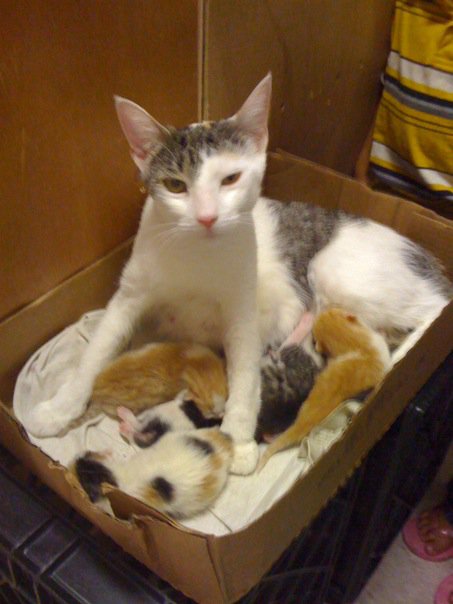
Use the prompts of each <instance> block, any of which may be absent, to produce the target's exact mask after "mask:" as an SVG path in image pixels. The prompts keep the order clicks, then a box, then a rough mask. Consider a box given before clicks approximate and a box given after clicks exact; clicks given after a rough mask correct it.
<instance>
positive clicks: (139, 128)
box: [114, 96, 168, 174]
mask: <svg viewBox="0 0 453 604" xmlns="http://www.w3.org/2000/svg"><path fill="white" fill-rule="evenodd" d="M114 99H115V107H116V113H117V114H118V119H119V122H120V125H121V129H122V130H123V132H124V136H125V137H126V139H127V142H128V143H129V146H130V148H131V155H132V159H133V160H134V162H135V164H136V165H137V166H138V168H139V170H140V172H141V173H142V174H143V173H144V172H145V169H146V165H147V160H148V159H149V157H150V156H151V155H152V154H153V153H154V151H155V150H156V148H157V147H158V146H159V145H160V143H161V142H162V141H163V140H164V138H165V137H166V136H167V135H168V130H167V129H166V128H165V127H164V126H162V125H161V124H159V122H158V121H156V120H155V119H154V118H153V117H151V116H150V115H149V113H148V112H147V111H145V110H144V109H143V108H142V107H140V105H137V104H136V103H134V102H133V101H129V99H124V98H123V97H120V96H115V97H114Z"/></svg>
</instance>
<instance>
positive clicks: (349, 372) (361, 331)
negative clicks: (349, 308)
mask: <svg viewBox="0 0 453 604" xmlns="http://www.w3.org/2000/svg"><path fill="white" fill-rule="evenodd" d="M313 337H314V340H315V342H316V349H317V351H318V352H319V353H320V354H323V355H325V356H326V357H327V358H328V361H327V365H326V367H325V369H324V370H323V371H322V372H321V373H320V374H319V375H318V376H317V377H316V379H315V382H314V386H313V389H312V390H311V392H310V394H309V395H308V398H307V399H306V400H305V402H304V404H303V405H302V407H301V409H300V411H299V413H298V415H297V418H296V421H295V422H294V424H293V425H292V426H291V427H290V428H288V430H286V431H285V432H283V434H281V435H280V436H278V437H277V438H276V439H275V440H274V441H273V442H272V443H271V444H270V445H269V447H268V448H267V449H266V451H265V453H264V455H263V456H262V458H261V461H260V464H259V466H260V468H262V467H263V466H264V465H265V464H266V463H267V461H268V459H269V458H270V457H271V456H272V455H274V453H277V452H278V451H281V450H282V449H287V448H288V447H291V446H294V445H296V444H298V443H300V441H301V440H302V438H303V437H304V436H306V435H307V434H308V433H309V432H310V430H311V429H312V428H314V427H315V426H316V425H318V424H319V423H320V422H321V421H322V420H323V419H325V418H326V417H327V416H328V415H329V414H330V413H331V412H332V411H333V410H334V409H336V407H338V405H339V404H340V403H342V402H343V401H345V400H347V399H349V398H353V397H354V396H356V395H358V394H361V393H363V392H364V391H368V390H370V389H372V388H374V387H375V386H376V385H377V384H378V383H379V382H380V381H381V380H382V379H383V377H384V375H385V373H386V372H387V371H388V369H389V368H390V366H391V360H390V352H389V349H388V346H387V344H386V342H385V340H384V338H383V337H382V336H381V335H380V334H378V333H376V332H374V331H372V330H371V329H369V328H368V327H367V326H366V325H365V324H364V323H362V322H361V321H360V320H359V319H358V318H357V317H355V316H353V315H350V314H348V313H347V312H345V311H344V310H342V309H339V308H331V309H329V310H327V311H324V312H323V313H321V314H320V315H319V316H318V317H317V319H316V320H315V323H314V326H313Z"/></svg>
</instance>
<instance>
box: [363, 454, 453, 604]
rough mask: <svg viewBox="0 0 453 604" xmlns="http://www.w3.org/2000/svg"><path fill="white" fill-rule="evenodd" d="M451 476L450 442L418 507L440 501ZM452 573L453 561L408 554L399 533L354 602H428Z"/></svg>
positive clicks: (452, 456) (428, 505) (373, 603)
mask: <svg viewBox="0 0 453 604" xmlns="http://www.w3.org/2000/svg"><path fill="white" fill-rule="evenodd" d="M452 477H453V443H452V446H450V450H449V452H448V454H447V457H446V459H445V461H444V463H443V465H442V467H441V469H440V471H439V473H438V475H437V477H436V479H435V480H434V482H433V484H432V485H431V488H430V489H429V491H428V492H427V493H426V495H425V497H424V498H423V500H422V502H421V503H420V505H419V509H422V510H423V509H426V508H429V507H430V506H431V505H433V504H436V503H438V502H440V501H442V498H443V490H444V485H445V484H446V483H447V482H448V480H449V479H450V478H452ZM452 573H453V560H448V561H447V562H442V563H439V562H437V563H433V562H426V561H425V560H421V559H420V558H418V557H417V556H414V555H413V554H411V553H410V552H409V551H408V549H407V548H406V547H405V545H404V542H403V540H402V538H401V534H399V535H398V536H397V537H396V539H395V541H394V542H393V544H392V545H391V547H390V549H389V550H388V552H387V553H386V555H385V556H384V558H383V559H382V561H381V563H380V565H379V566H378V567H377V569H376V571H375V572H374V574H373V575H372V576H371V578H370V580H369V581H368V583H367V585H366V586H365V587H364V589H363V590H362V593H361V594H360V596H359V597H358V599H357V600H356V601H355V603H354V604H431V603H432V602H433V601H434V593H435V591H436V588H437V586H438V585H439V583H440V582H441V581H442V579H444V578H445V577H447V576H448V575H449V574H452Z"/></svg>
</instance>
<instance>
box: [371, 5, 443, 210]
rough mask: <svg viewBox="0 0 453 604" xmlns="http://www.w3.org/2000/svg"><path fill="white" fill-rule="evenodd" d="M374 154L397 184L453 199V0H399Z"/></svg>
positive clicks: (374, 165)
mask: <svg viewBox="0 0 453 604" xmlns="http://www.w3.org/2000/svg"><path fill="white" fill-rule="evenodd" d="M383 84H384V90H383V94H382V98H381V102H380V105H379V108H378V112H377V116H376V125H375V128H374V132H373V143H372V147H371V156H370V171H371V173H372V174H373V175H374V176H375V178H376V179H377V180H378V181H380V182H383V183H384V184H386V185H387V186H390V187H391V188H392V189H396V190H397V191H399V192H402V193H404V194H407V195H409V196H413V197H416V198H423V199H427V200H429V199H432V200H434V199H438V200H444V201H453V0H437V1H435V0H433V1H432V2H429V1H427V0H397V2H396V11H395V19H394V24H393V30H392V49H391V52H390V55H389V58H388V61H387V67H386V70H385V73H384V75H383Z"/></svg>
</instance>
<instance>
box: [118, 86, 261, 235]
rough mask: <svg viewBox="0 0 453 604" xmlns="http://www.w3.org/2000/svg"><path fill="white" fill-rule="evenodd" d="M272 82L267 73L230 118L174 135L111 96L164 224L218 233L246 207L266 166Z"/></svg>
mask: <svg viewBox="0 0 453 604" xmlns="http://www.w3.org/2000/svg"><path fill="white" fill-rule="evenodd" d="M271 84H272V79H271V75H270V74H268V75H267V76H266V77H265V78H264V79H263V80H262V81H261V82H260V83H259V84H258V86H257V87H256V88H255V89H254V90H253V92H252V93H251V95H250V96H249V97H248V99H247V100H246V101H245V103H244V104H243V105H242V107H241V108H240V109H239V111H238V112H237V113H235V114H234V115H233V116H232V117H230V118H228V119H224V120H220V121H218V122H201V123H199V124H192V125H190V126H187V127H186V128H181V129H174V128H166V127H164V126H162V125H161V124H159V123H158V122H157V121H156V120H154V119H153V118H152V117H151V116H150V115H149V114H148V113H147V112H146V111H145V110H144V109H142V108H141V107H139V106H138V105H136V104H135V103H133V102H132V101H129V100H127V99H123V98H120V97H115V103H116V110H117V113H118V118H119V121H120V124H121V127H122V129H123V132H124V134H125V136H126V138H127V140H128V142H129V145H130V148H131V155H132V159H133V160H134V162H135V163H136V165H137V166H138V168H139V170H140V174H141V178H142V180H143V182H144V183H145V185H146V187H147V189H148V192H149V194H150V195H151V197H152V198H153V200H154V203H155V204H156V205H158V207H159V209H160V210H161V212H163V214H164V216H165V218H166V220H168V222H173V223H175V224H178V225H182V226H186V227H192V228H195V229H197V230H201V231H202V232H203V231H206V230H208V231H217V230H218V229H219V227H222V226H225V225H227V224H231V223H234V222H235V221H236V220H237V219H239V217H240V216H241V215H242V214H244V213H246V212H249V211H250V210H251V209H252V208H253V206H254V204H255V202H256V200H257V198H258V196H259V193H260V187H261V181H262V178H263V174H264V169H265V163H266V147H267V142H268V130H267V120H268V114H269V106H270V98H271Z"/></svg>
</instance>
